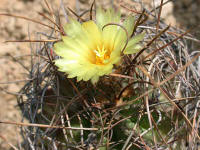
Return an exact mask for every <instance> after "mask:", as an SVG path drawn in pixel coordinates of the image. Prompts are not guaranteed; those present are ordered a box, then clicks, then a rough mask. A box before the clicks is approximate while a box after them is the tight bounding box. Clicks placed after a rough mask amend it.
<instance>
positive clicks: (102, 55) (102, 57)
mask: <svg viewBox="0 0 200 150" xmlns="http://www.w3.org/2000/svg"><path fill="white" fill-rule="evenodd" d="M94 53H95V55H96V61H95V64H97V65H104V64H107V63H108V61H109V58H110V52H109V50H108V49H106V48H105V47H104V45H103V46H102V47H101V48H100V47H99V46H97V48H96V49H95V50H94Z"/></svg>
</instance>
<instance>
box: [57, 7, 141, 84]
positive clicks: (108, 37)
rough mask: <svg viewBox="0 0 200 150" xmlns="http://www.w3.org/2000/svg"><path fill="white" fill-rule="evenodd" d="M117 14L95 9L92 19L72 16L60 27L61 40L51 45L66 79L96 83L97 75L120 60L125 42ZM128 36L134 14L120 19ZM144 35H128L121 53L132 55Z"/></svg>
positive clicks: (132, 25) (58, 65)
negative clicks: (61, 29) (62, 32)
mask: <svg viewBox="0 0 200 150" xmlns="http://www.w3.org/2000/svg"><path fill="white" fill-rule="evenodd" d="M120 19H121V15H120V13H119V12H115V11H114V10H113V9H109V10H107V11H104V10H102V9H101V8H98V9H97V12H96V21H93V20H89V21H86V22H83V23H82V24H81V23H80V22H78V21H76V20H74V19H70V22H69V23H67V24H66V26H64V30H65V33H66V35H67V36H63V37H62V42H58V43H56V44H55V45H54V50H55V53H56V54H57V55H58V56H61V58H60V59H57V60H55V65H56V66H57V67H58V69H59V71H61V72H65V73H66V74H67V75H68V78H74V77H77V80H78V81H80V80H84V81H88V80H90V79H91V81H92V83H96V82H97V81H98V79H99V77H100V76H103V75H108V74H109V73H111V72H112V69H113V65H114V64H116V63H118V62H119V61H120V60H121V53H122V49H123V47H124V46H125V44H126V41H127V34H126V32H125V30H123V29H122V28H121V27H120V26H117V25H108V26H106V27H105V28H104V26H105V25H106V24H108V23H117V24H120ZM122 25H123V27H124V28H125V29H126V31H127V33H128V36H130V35H131V33H132V31H133V27H134V17H133V16H130V17H128V18H127V19H126V20H125V21H124V22H123V24H122ZM143 38H144V34H139V35H137V36H135V37H133V38H130V39H129V41H128V44H127V46H126V48H125V50H124V51H123V52H124V54H133V53H136V52H138V50H140V49H141V46H140V45H139V44H138V42H139V41H141V40H142V39H143Z"/></svg>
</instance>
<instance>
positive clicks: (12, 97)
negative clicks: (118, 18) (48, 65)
mask: <svg viewBox="0 0 200 150" xmlns="http://www.w3.org/2000/svg"><path fill="white" fill-rule="evenodd" d="M48 1H49V2H50V4H51V5H52V7H53V9H54V10H55V11H56V10H58V8H59V7H58V6H59V4H60V0H48ZM63 1H64V2H65V1H67V0H63ZM97 1H98V0H97ZM123 2H126V3H129V2H131V0H126V1H123ZM78 3H79V4H81V9H84V7H85V6H87V7H88V6H89V4H91V1H89V0H80V1H79V2H78ZM144 3H145V4H146V5H145V6H146V7H147V8H149V9H150V8H151V9H152V8H153V6H154V5H155V6H158V5H160V0H155V3H153V2H151V1H149V0H144ZM199 4H200V1H199V0H182V1H174V3H172V2H170V3H168V4H167V5H166V6H164V7H163V11H162V18H164V20H165V21H166V22H167V23H168V24H172V25H173V26H181V27H182V28H188V27H191V26H194V25H197V23H198V20H200V9H198V6H200V5H199ZM64 5H65V6H68V7H70V8H72V9H77V7H79V5H76V2H75V0H72V1H70V3H69V2H68V3H67V2H65V3H64ZM82 7H83V8H82ZM47 9H48V8H47V7H46V6H45V2H44V1H41V0H12V1H11V0H1V2H0V13H11V14H15V15H21V16H26V17H29V18H37V20H42V22H45V23H47V24H48V22H47V21H45V20H44V18H43V17H41V16H40V15H38V13H37V12H42V13H44V14H47ZM81 9H80V10H81ZM186 20H187V21H186ZM45 30H47V28H45V27H43V26H41V25H38V24H35V23H32V22H28V21H26V20H23V19H17V18H15V17H8V16H3V15H0V68H1V72H0V89H1V92H0V106H1V109H0V121H13V122H21V119H22V117H21V112H20V110H19V107H18V106H17V101H16V94H17V92H18V91H19V90H20V88H21V87H22V86H23V84H24V82H17V83H15V82H13V81H19V80H26V79H28V71H26V69H25V68H24V67H23V66H22V65H21V64H23V65H24V66H25V67H29V66H30V64H29V62H30V61H29V60H30V59H29V55H30V52H31V51H30V43H16V42H9V43H5V41H6V40H24V39H29V37H31V39H32V38H34V37H35V36H36V35H37V34H36V32H37V31H45ZM29 33H30V35H29ZM8 82H9V84H8ZM5 83H6V84H5ZM22 142H23V140H22V137H21V135H20V128H19V127H17V126H14V125H6V124H0V150H9V149H10V148H11V146H10V145H9V143H11V144H13V145H15V146H16V147H19V145H20V144H21V143H22Z"/></svg>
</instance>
